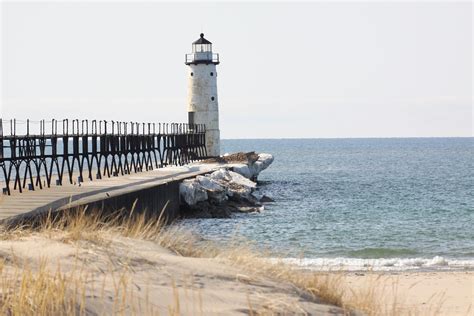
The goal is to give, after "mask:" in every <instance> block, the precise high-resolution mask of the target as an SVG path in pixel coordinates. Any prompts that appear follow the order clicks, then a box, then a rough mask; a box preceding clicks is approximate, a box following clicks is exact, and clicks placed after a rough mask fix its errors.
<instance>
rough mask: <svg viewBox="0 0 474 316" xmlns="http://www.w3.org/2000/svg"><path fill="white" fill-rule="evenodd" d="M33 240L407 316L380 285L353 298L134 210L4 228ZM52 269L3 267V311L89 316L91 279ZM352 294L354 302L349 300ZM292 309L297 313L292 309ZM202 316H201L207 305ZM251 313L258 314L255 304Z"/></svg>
mask: <svg viewBox="0 0 474 316" xmlns="http://www.w3.org/2000/svg"><path fill="white" fill-rule="evenodd" d="M34 234H40V235H41V236H47V237H48V238H53V239H56V240H60V241H61V242H65V243H75V242H83V241H86V242H90V243H93V244H98V245H107V243H109V242H110V240H112V239H113V238H114V236H121V237H127V238H132V239H141V240H148V241H153V242H155V243H157V244H159V245H161V246H163V247H165V248H167V249H169V250H171V251H173V252H175V253H176V254H178V255H181V256H189V257H206V258H213V259H215V260H219V261H222V262H225V263H228V264H232V265H235V266H238V267H240V268H242V271H244V272H245V274H242V275H240V276H238V278H241V279H243V280H244V281H245V280H246V279H248V280H251V279H253V278H258V277H266V278H271V279H273V280H276V281H280V282H285V283H288V284H292V285H293V286H294V288H295V290H296V291H299V292H300V293H301V294H302V295H306V296H308V295H309V296H311V297H312V298H313V299H314V300H315V301H317V302H322V303H326V304H332V305H336V306H339V307H342V308H343V309H345V310H346V311H347V314H351V313H353V312H352V311H355V310H357V311H360V312H362V313H364V314H367V315H399V314H401V313H402V311H401V309H400V307H399V301H397V300H396V299H395V300H393V303H392V304H391V305H390V306H388V307H387V304H386V303H385V302H384V296H383V293H380V292H377V291H375V290H374V289H375V286H374V287H371V288H372V289H371V290H368V291H360V292H354V291H352V292H350V291H351V290H350V289H349V288H348V287H347V286H345V285H344V282H343V274H342V273H340V274H338V273H332V272H331V273H323V272H321V273H314V272H312V273H310V272H307V271H302V270H298V269H295V268H294V267H292V266H289V265H287V264H284V263H283V262H278V261H277V262H274V261H272V262H271V261H269V260H268V259H267V258H266V256H265V255H264V253H261V252H259V251H257V250H256V249H255V248H254V247H251V246H250V245H249V244H248V243H242V242H230V243H228V244H226V245H224V246H223V245H218V244H216V243H212V242H209V241H205V240H202V239H201V238H199V237H198V236H196V235H194V234H192V233H191V232H189V231H186V230H184V229H183V228H181V227H180V226H179V225H165V220H164V219H163V218H162V216H161V215H158V216H156V215H155V216H152V215H149V214H147V213H135V212H134V210H133V208H132V210H131V211H124V210H121V211H119V212H115V213H104V212H101V211H97V210H88V209H87V208H84V209H80V210H76V211H70V212H65V213H62V214H51V213H50V214H48V215H47V216H45V217H44V218H42V219H41V220H40V221H39V223H37V224H36V225H33V226H31V225H24V224H23V225H17V226H16V227H8V229H7V228H3V229H2V230H1V232H0V238H1V239H14V238H22V237H25V236H28V235H34ZM46 262H47V261H46V260H45V261H44V262H42V263H41V264H40V265H39V268H37V269H32V268H30V267H29V266H28V265H25V264H19V263H15V264H13V266H14V267H15V268H14V272H13V273H12V272H11V271H10V272H9V273H4V272H5V271H4V270H5V264H6V263H5V261H3V262H1V260H0V269H1V271H0V272H1V279H0V291H1V293H0V312H2V313H3V314H9V315H54V314H68V315H69V314H78V315H81V314H85V312H86V310H87V306H86V298H85V295H86V294H85V293H86V284H87V282H88V279H87V277H86V276H84V275H82V274H81V273H76V272H75V273H70V274H64V273H61V270H60V268H59V267H58V269H57V271H55V272H51V271H50V270H48V269H46V266H47V264H46ZM10 263H11V262H10ZM128 278H129V275H128V274H127V271H124V272H122V273H121V274H116V275H114V276H113V279H114V286H115V288H116V293H115V298H114V300H115V301H114V310H115V312H116V313H119V314H120V313H121V310H122V311H123V308H124V306H125V305H126V304H128V303H127V302H129V301H133V299H134V298H133V297H134V295H133V290H132V289H130V288H129V286H128ZM348 292H350V295H347V294H348ZM200 304H202V302H201V303H200ZM274 304H275V306H272V303H269V304H268V306H264V309H263V310H261V311H256V312H255V314H272V311H273V310H275V308H277V307H278V309H279V310H281V306H276V305H278V302H274ZM132 305H133V304H132ZM138 305H140V304H138ZM134 306H135V305H134ZM140 306H141V305H140ZM144 306H145V307H143V308H141V309H140V312H137V313H133V312H132V314H140V313H145V314H154V313H153V311H152V308H151V307H150V306H149V304H147V303H146V302H145V304H144ZM292 308H293V307H291V306H290V307H288V310H289V311H290V310H291V309H292ZM295 308H296V307H295ZM439 308H440V306H439V307H438V308H436V309H435V310H434V311H433V313H432V315H436V314H438V312H439ZM200 309H201V310H202V306H201V308H200ZM248 309H249V310H251V311H253V310H254V307H253V306H251V303H250V300H249V306H248ZM169 314H171V315H175V314H176V315H177V314H180V302H179V295H178V294H175V301H174V302H170V309H169ZM403 314H407V315H410V314H412V312H410V311H403ZM413 314H416V313H415V312H413Z"/></svg>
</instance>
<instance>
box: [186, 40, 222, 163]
mask: <svg viewBox="0 0 474 316" xmlns="http://www.w3.org/2000/svg"><path fill="white" fill-rule="evenodd" d="M192 46H193V47H192V53H191V54H186V55H185V64H186V65H188V74H187V76H188V122H189V124H204V125H205V126H206V149H207V155H208V156H213V157H216V156H219V155H220V132H219V106H218V100H217V71H216V65H218V64H219V54H216V53H213V52H212V43H211V42H210V41H208V40H207V39H205V38H204V34H203V33H201V35H200V37H199V39H198V40H197V41H195V42H194V43H193V44H192Z"/></svg>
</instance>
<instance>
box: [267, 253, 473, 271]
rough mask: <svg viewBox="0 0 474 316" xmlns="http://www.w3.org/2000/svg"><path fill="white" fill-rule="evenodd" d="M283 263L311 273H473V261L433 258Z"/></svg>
mask: <svg viewBox="0 0 474 316" xmlns="http://www.w3.org/2000/svg"><path fill="white" fill-rule="evenodd" d="M271 260H275V261H278V260H281V261H282V262H284V263H287V264H291V265H295V266H297V267H298V268H302V269H307V270H311V271H348V272H350V271H354V272H355V271H380V272H390V271H403V272H405V271H436V272H442V271H447V272H448V271H474V258H473V259H452V258H445V257H441V256H435V257H433V258H421V257H417V258H380V259H361V258H344V257H338V258H282V259H276V258H271Z"/></svg>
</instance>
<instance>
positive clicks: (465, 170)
mask: <svg viewBox="0 0 474 316" xmlns="http://www.w3.org/2000/svg"><path fill="white" fill-rule="evenodd" d="M222 143H223V144H222V146H223V148H222V151H223V152H237V151H252V150H255V151H259V152H268V153H271V154H273V155H274V156H275V162H274V163H273V164H272V165H271V166H270V168H269V169H267V170H265V171H264V172H263V173H262V174H261V175H260V177H259V181H260V182H261V183H260V190H261V191H262V193H264V194H266V195H268V196H270V197H272V198H273V199H275V201H276V202H275V203H274V204H271V205H268V206H267V207H266V209H265V211H264V212H262V213H259V214H250V215H248V214H242V215H236V216H235V217H233V218H230V219H205V220H199V219H197V220H185V221H184V223H183V224H184V225H186V226H189V227H192V229H194V230H196V231H197V232H198V233H200V234H201V235H203V236H204V237H205V238H209V239H213V240H218V241H222V240H228V239H230V238H234V236H235V235H237V236H242V237H244V238H246V239H248V240H251V241H254V242H255V243H256V244H257V245H259V246H262V247H264V248H268V249H270V250H271V251H273V252H274V253H275V255H278V256H283V257H287V258H302V259H298V260H296V259H288V260H290V261H292V262H295V263H297V264H300V265H302V266H305V267H319V268H321V267H334V266H340V265H343V266H344V267H345V268H347V269H355V270H357V269H363V268H367V267H370V268H372V269H402V270H403V269H411V268H443V269H447V268H474V190H473V186H474V159H473V157H474V138H424V139H300V140H296V139H295V140H224V141H223V142H222Z"/></svg>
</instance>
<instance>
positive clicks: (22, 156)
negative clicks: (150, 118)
mask: <svg viewBox="0 0 474 316" xmlns="http://www.w3.org/2000/svg"><path fill="white" fill-rule="evenodd" d="M33 130H35V133H32V131H33ZM205 139H206V128H205V126H204V125H201V124H193V125H190V124H184V123H159V124H155V123H138V122H118V121H97V120H91V121H89V120H77V119H76V120H68V119H65V120H61V121H58V120H54V119H53V120H51V121H46V120H42V121H30V120H26V121H20V120H0V169H2V175H1V178H2V179H1V181H2V182H3V186H4V188H3V193H4V194H10V193H11V190H18V191H19V192H22V190H23V189H25V188H28V189H29V190H35V189H37V188H39V189H42V188H44V187H50V186H51V185H52V184H55V185H62V184H63V182H64V181H67V182H69V183H71V184H72V183H81V182H83V181H84V179H88V180H90V181H92V180H93V179H101V178H103V177H113V176H119V175H124V174H130V173H132V172H141V171H146V170H152V169H154V168H161V167H164V166H168V165H183V164H186V163H189V162H192V161H196V160H200V159H203V158H205V157H206V156H207V152H206V144H205ZM76 177H77V178H76ZM53 180H55V181H54V182H53Z"/></svg>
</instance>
